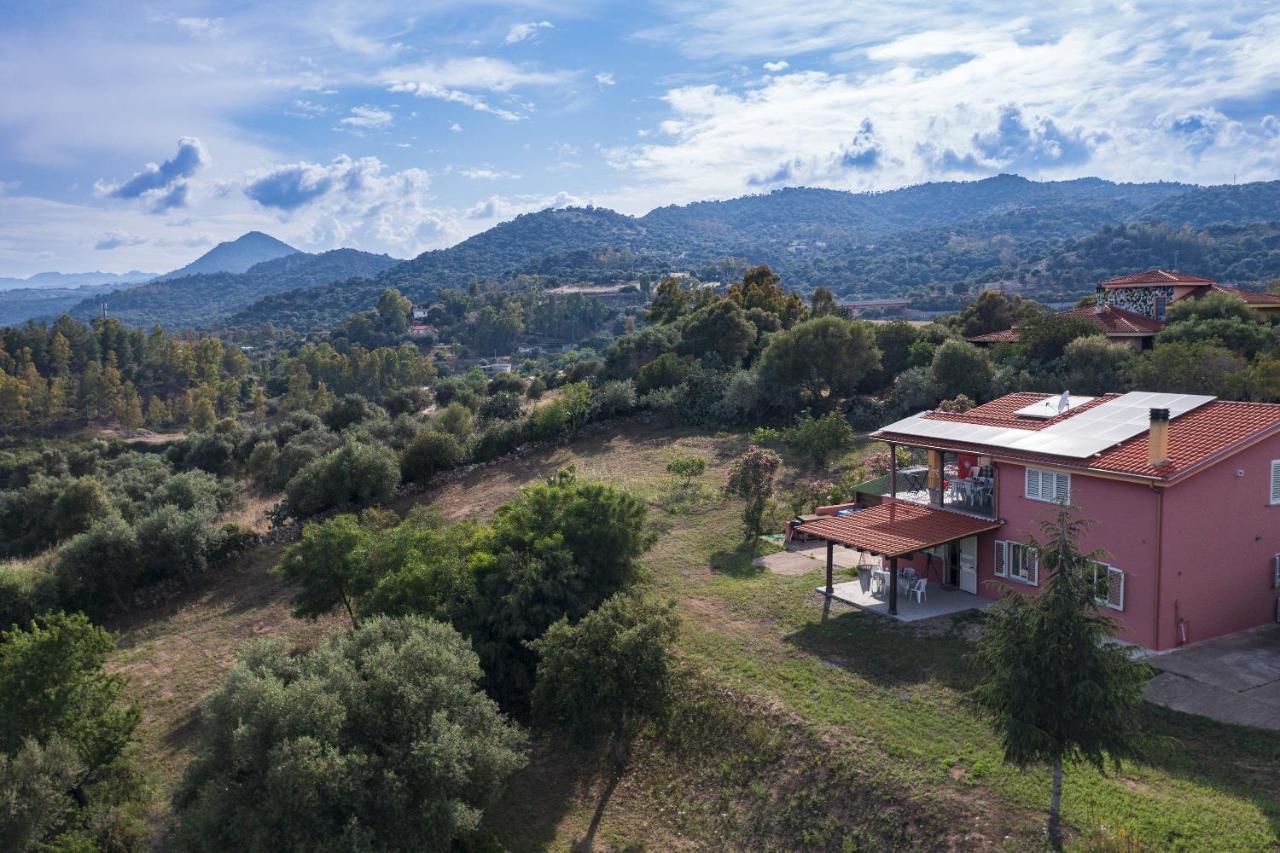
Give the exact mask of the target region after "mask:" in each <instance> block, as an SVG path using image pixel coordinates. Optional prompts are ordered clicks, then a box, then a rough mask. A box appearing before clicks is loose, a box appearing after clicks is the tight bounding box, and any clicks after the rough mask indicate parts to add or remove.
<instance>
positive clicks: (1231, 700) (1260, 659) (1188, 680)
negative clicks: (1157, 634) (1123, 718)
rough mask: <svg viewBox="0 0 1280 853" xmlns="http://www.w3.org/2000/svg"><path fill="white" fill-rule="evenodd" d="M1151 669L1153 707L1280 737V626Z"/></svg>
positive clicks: (1199, 648) (1156, 662)
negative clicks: (1155, 672)
mask: <svg viewBox="0 0 1280 853" xmlns="http://www.w3.org/2000/svg"><path fill="white" fill-rule="evenodd" d="M1147 660H1148V662H1149V663H1151V664H1152V665H1153V666H1155V667H1156V668H1157V669H1159V670H1161V672H1160V674H1159V675H1157V676H1156V677H1155V678H1154V679H1152V681H1151V683H1150V684H1149V685H1148V686H1147V698H1148V699H1150V700H1151V701H1152V702H1156V703H1157V704H1160V705H1165V706H1167V707H1169V708H1173V709H1174V710H1175V711H1185V712H1187V713H1189V714H1201V715H1203V716H1205V717H1210V718H1211V719H1214V720H1218V721H1220V722H1223V723H1235V724H1236V725H1242V726H1256V727H1258V728H1262V729H1271V730H1273V731H1280V625H1264V626H1262V627H1261V628H1254V629H1252V630H1249V631H1241V632H1240V633H1238V634H1230V635H1228V636H1225V637H1215V638H1214V639H1212V640H1204V641H1203V642H1199V643H1193V644H1192V645H1190V646H1185V647H1183V648H1181V649H1177V650H1175V651H1172V652H1168V653H1166V654H1163V655H1153V656H1152V657H1150V658H1148V659H1147Z"/></svg>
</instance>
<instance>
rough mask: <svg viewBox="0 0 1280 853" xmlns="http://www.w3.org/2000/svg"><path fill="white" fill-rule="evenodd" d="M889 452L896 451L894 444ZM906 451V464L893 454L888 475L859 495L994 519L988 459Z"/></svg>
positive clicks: (993, 483)
mask: <svg viewBox="0 0 1280 853" xmlns="http://www.w3.org/2000/svg"><path fill="white" fill-rule="evenodd" d="M890 449H891V450H895V451H896V447H895V446H893V445H890ZM908 451H909V453H910V461H909V462H907V463H905V464H903V463H902V462H900V460H899V459H898V456H899V455H900V454H899V453H897V452H894V453H893V456H892V462H891V468H890V471H889V473H887V474H884V475H882V476H880V477H877V478H875V479H874V480H869V481H867V482H865V483H863V484H861V485H860V486H858V488H857V491H858V493H859V495H860V496H868V497H873V498H874V497H875V496H879V497H880V498H881V499H885V498H896V499H897V500H900V501H909V502H911V503H916V504H922V505H924V506H932V507H937V508H939V509H949V510H954V511H958V512H964V513H969V514H972V515H979V516H982V517H983V518H995V515H996V513H995V508H996V500H995V494H996V479H995V470H994V467H993V466H992V464H991V460H990V459H989V458H986V457H981V456H977V455H972V454H965V453H959V454H957V453H951V452H943V451H939V450H926V449H923V448H908Z"/></svg>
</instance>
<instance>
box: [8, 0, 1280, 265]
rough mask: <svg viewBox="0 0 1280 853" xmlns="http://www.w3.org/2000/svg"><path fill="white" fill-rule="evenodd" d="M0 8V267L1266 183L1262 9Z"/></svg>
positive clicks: (1277, 85)
mask: <svg viewBox="0 0 1280 853" xmlns="http://www.w3.org/2000/svg"><path fill="white" fill-rule="evenodd" d="M1038 5H1042V6H1045V7H1048V6H1051V5H1052V6H1053V8H1043V9H1039V10H1035V11H1028V9H1027V7H1028V6H1029V4H1025V3H1022V2H992V3H982V2H973V3H969V2H965V3H960V2H956V3H946V2H891V3H878V4H870V3H852V2H847V0H808V2H805V3H803V4H782V3H776V2H770V3H764V2H756V0H722V2H712V0H683V2H669V3H652V4H637V3H625V4H622V3H618V4H611V3H595V2H581V0H567V2H557V3H542V2H526V3H503V4H478V3H473V2H458V3H452V2H437V3H422V2H414V3H404V2H395V0H362V2H349V3H348V2H324V3H321V2H316V3H307V2H293V3H286V2H280V3H271V4H266V3H250V2H242V3H240V2H238V3H228V2H224V3H209V2H190V3H168V4H166V3H151V4H131V3H128V2H114V3H110V4H104V3H77V2H57V0H50V2H47V3H41V4H36V3H6V4H0V80H3V81H5V84H4V87H3V90H0V275H28V274H31V273H34V272H38V271H42V270H48V269H57V270H62V271H81V270H91V269H102V270H110V271H117V272H118V271H124V270H128V269H138V268H140V269H147V270H167V269H170V268H173V267H176V266H179V265H181V264H183V263H185V262H187V261H189V260H190V259H191V258H192V257H194V256H195V255H197V254H199V253H200V252H202V251H204V250H206V249H207V248H208V247H210V246H211V245H213V244H214V243H216V242H218V241H221V240H226V239H232V238H234V237H236V236H238V235H239V234H241V233H243V232H244V231H246V230H250V229H255V228H256V229H260V230H263V231H266V232H268V233H270V234H273V235H275V236H278V237H280V238H281V239H284V240H287V241H288V242H290V243H292V244H294V245H295V246H297V247H298V248H301V249H304V250H309V251H319V250H323V249H329V248H334V247H338V246H354V247H356V248H360V249H365V250H368V251H376V252H387V253H390V254H392V255H394V256H397V257H410V256H413V255H415V254H417V253H419V252H421V251H424V250H426V249H431V248H439V247H442V246H447V245H451V244H453V243H455V242H457V241H458V240H460V239H463V238H465V237H467V236H469V235H470V234H473V233H476V232H477V231H480V230H483V229H485V228H487V227H490V226H491V225H493V224H495V223H497V222H500V221H502V220H505V219H509V218H511V217H512V216H515V215H516V214H518V213H521V212H526V211H534V210H539V209H542V208H545V207H549V206H557V205H566V204H586V203H592V204H598V205H604V206H608V207H612V208H615V209H617V210H621V211H623V212H626V213H635V214H639V213H644V212H646V211H648V210H650V209H652V208H653V207H656V206H659V205H663V204H669V203H682V202H688V201H695V200H698V199H705V198H727V197H732V196H736V195H741V194H744V193H753V192H767V191H768V190H770V189H774V188H777V187H781V186H796V185H805V186H824V187H834V188H841V189H851V190H868V189H887V188H892V187H898V186H903V185H906V184H912V183H918V182H922V181H928V180H967V179H974V178H979V177H983V176H986V175H990V174H994V173H997V172H1000V171H1012V172H1017V173H1020V174H1024V175H1027V176H1028V177H1034V178H1044V179H1056V178H1068V177H1077V176H1081V175H1099V176H1101V177H1106V178H1111V179H1115V180H1160V179H1168V180H1180V181H1189V182H1194V183H1221V182H1230V181H1231V180H1233V179H1238V180H1240V181H1245V180H1263V179H1274V178H1277V177H1280V50H1277V49H1276V45H1277V44H1280V9H1277V8H1276V7H1275V5H1274V4H1269V3H1248V4H1245V3H1241V4H1233V3H1230V2H1215V3H1192V2H1182V3H1141V2H1124V3H1107V2H1090V3H1072V2H1065V3H1059V4H1038Z"/></svg>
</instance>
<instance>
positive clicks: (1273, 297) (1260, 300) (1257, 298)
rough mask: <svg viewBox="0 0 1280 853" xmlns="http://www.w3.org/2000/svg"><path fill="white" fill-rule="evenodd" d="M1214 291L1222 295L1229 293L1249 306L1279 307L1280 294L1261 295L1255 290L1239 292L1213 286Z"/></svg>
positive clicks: (1233, 288) (1236, 289)
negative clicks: (1220, 292) (1218, 291)
mask: <svg viewBox="0 0 1280 853" xmlns="http://www.w3.org/2000/svg"><path fill="white" fill-rule="evenodd" d="M1214 290H1220V291H1222V292H1223V293H1230V294H1233V295H1235V296H1239V297H1240V298H1241V299H1243V300H1244V301H1245V302H1247V303H1249V304H1250V305H1275V306H1280V293H1261V292H1259V291H1257V290H1241V289H1240V288H1238V287H1226V286H1225V285H1221V284H1219V285H1215V286H1214Z"/></svg>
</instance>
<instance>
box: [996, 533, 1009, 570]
mask: <svg viewBox="0 0 1280 853" xmlns="http://www.w3.org/2000/svg"><path fill="white" fill-rule="evenodd" d="M1008 544H1009V543H1007V542H1005V541H1003V540H996V577H998V578H1003V577H1007V576H1008V574H1009V569H1008V567H1007V566H1006V564H1005V546H1006V545H1008Z"/></svg>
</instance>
